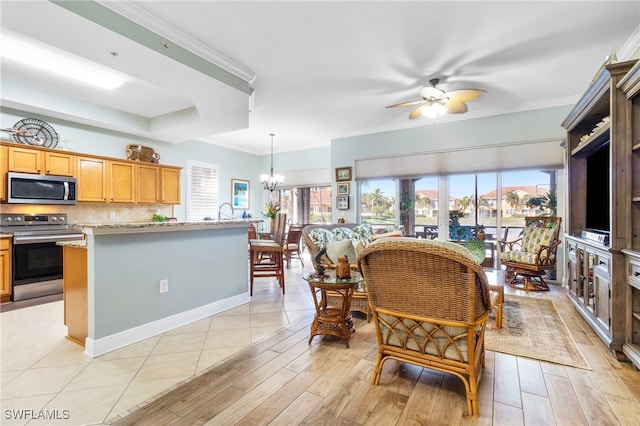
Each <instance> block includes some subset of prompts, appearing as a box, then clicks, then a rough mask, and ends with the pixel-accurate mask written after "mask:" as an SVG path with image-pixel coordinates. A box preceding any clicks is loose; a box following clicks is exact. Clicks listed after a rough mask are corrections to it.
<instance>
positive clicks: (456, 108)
mask: <svg viewBox="0 0 640 426" xmlns="http://www.w3.org/2000/svg"><path fill="white" fill-rule="evenodd" d="M446 107H447V112H448V113H449V114H463V113H465V112H467V111H468V110H469V108H467V104H465V103H464V102H460V101H451V100H450V101H449V102H447V104H446Z"/></svg>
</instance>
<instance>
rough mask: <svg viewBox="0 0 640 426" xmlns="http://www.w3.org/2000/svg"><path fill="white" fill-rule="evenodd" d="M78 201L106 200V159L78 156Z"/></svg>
mask: <svg viewBox="0 0 640 426" xmlns="http://www.w3.org/2000/svg"><path fill="white" fill-rule="evenodd" d="M77 175H78V201H95V202H106V201H107V160H102V159H99V158H91V157H78V161H77Z"/></svg>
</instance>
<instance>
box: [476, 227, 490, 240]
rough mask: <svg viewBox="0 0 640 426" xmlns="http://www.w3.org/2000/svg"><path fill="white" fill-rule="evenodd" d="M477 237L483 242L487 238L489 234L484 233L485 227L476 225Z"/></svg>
mask: <svg viewBox="0 0 640 426" xmlns="http://www.w3.org/2000/svg"><path fill="white" fill-rule="evenodd" d="M476 237H478V239H479V240H482V241H484V239H485V238H486V237H487V234H485V233H484V225H476Z"/></svg>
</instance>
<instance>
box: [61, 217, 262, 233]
mask: <svg viewBox="0 0 640 426" xmlns="http://www.w3.org/2000/svg"><path fill="white" fill-rule="evenodd" d="M259 222H263V220H262V219H222V220H202V221H192V222H119V223H118V222H116V223H72V224H69V228H71V229H81V230H83V231H84V232H85V233H91V234H110V233H113V234H117V233H127V232H162V231H188V230H197V229H202V230H205V229H215V228H220V229H223V228H237V227H241V226H243V225H244V226H249V224H250V223H259Z"/></svg>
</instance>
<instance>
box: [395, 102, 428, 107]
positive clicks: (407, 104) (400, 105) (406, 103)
mask: <svg viewBox="0 0 640 426" xmlns="http://www.w3.org/2000/svg"><path fill="white" fill-rule="evenodd" d="M423 103H424V101H413V102H402V103H401V104H395V105H389V106H388V107H387V108H398V107H406V106H414V105H420V104H423Z"/></svg>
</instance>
